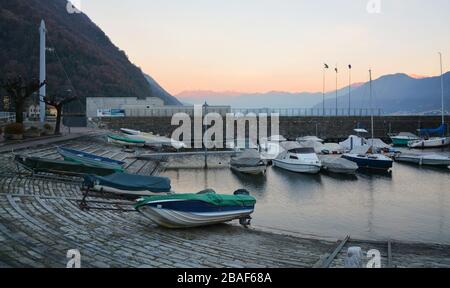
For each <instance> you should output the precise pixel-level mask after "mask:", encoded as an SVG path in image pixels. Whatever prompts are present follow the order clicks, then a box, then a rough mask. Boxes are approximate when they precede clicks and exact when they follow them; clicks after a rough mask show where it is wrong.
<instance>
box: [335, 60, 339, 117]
mask: <svg viewBox="0 0 450 288" xmlns="http://www.w3.org/2000/svg"><path fill="white" fill-rule="evenodd" d="M334 71H336V116H338V68H337V64H336V68H334Z"/></svg>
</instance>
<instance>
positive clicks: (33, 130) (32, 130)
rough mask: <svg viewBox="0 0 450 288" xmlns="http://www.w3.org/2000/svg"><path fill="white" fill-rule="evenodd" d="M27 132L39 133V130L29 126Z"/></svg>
mask: <svg viewBox="0 0 450 288" xmlns="http://www.w3.org/2000/svg"><path fill="white" fill-rule="evenodd" d="M27 132H39V128H37V127H34V126H31V127H30V128H28V129H27Z"/></svg>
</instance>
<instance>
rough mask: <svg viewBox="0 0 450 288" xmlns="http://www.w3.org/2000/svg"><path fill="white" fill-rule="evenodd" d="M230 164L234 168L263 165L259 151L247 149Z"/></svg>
mask: <svg viewBox="0 0 450 288" xmlns="http://www.w3.org/2000/svg"><path fill="white" fill-rule="evenodd" d="M230 164H231V165H233V166H257V165H258V164H261V157H260V155H259V152H258V151H256V150H253V149H247V150H245V151H244V152H242V153H241V154H240V155H239V156H237V157H233V158H232V159H231V161H230Z"/></svg>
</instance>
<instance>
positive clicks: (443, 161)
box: [394, 153, 450, 167]
mask: <svg viewBox="0 0 450 288" xmlns="http://www.w3.org/2000/svg"><path fill="white" fill-rule="evenodd" d="M394 159H395V161H398V162H406V163H413V164H418V165H421V166H422V165H426V166H443V167H447V166H450V157H448V156H444V155H439V154H436V153H431V154H414V153H401V154H399V155H397V156H395V157H394Z"/></svg>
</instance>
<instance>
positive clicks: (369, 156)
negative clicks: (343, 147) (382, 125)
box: [342, 70, 394, 172]
mask: <svg viewBox="0 0 450 288" xmlns="http://www.w3.org/2000/svg"><path fill="white" fill-rule="evenodd" d="M369 79H370V81H369V87H370V103H371V105H370V106H371V108H372V70H369ZM370 110H371V111H372V114H371V132H372V137H371V139H370V140H369V141H366V142H365V144H363V141H361V144H362V145H361V146H356V147H352V150H351V151H350V153H347V154H344V155H342V158H344V159H347V160H350V161H352V162H355V163H356V164H357V165H358V168H360V169H368V170H372V171H379V172H387V171H389V170H390V169H391V168H392V166H393V162H394V161H393V160H392V159H391V158H389V157H387V156H385V155H383V154H379V153H376V149H380V147H377V146H376V145H378V146H383V144H384V142H383V141H381V140H380V141H381V143H380V141H376V140H377V139H376V138H375V137H374V119H373V109H370ZM355 131H356V132H358V133H365V132H367V131H366V130H364V131H357V130H355ZM361 139H363V138H361ZM352 146H353V145H352Z"/></svg>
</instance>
